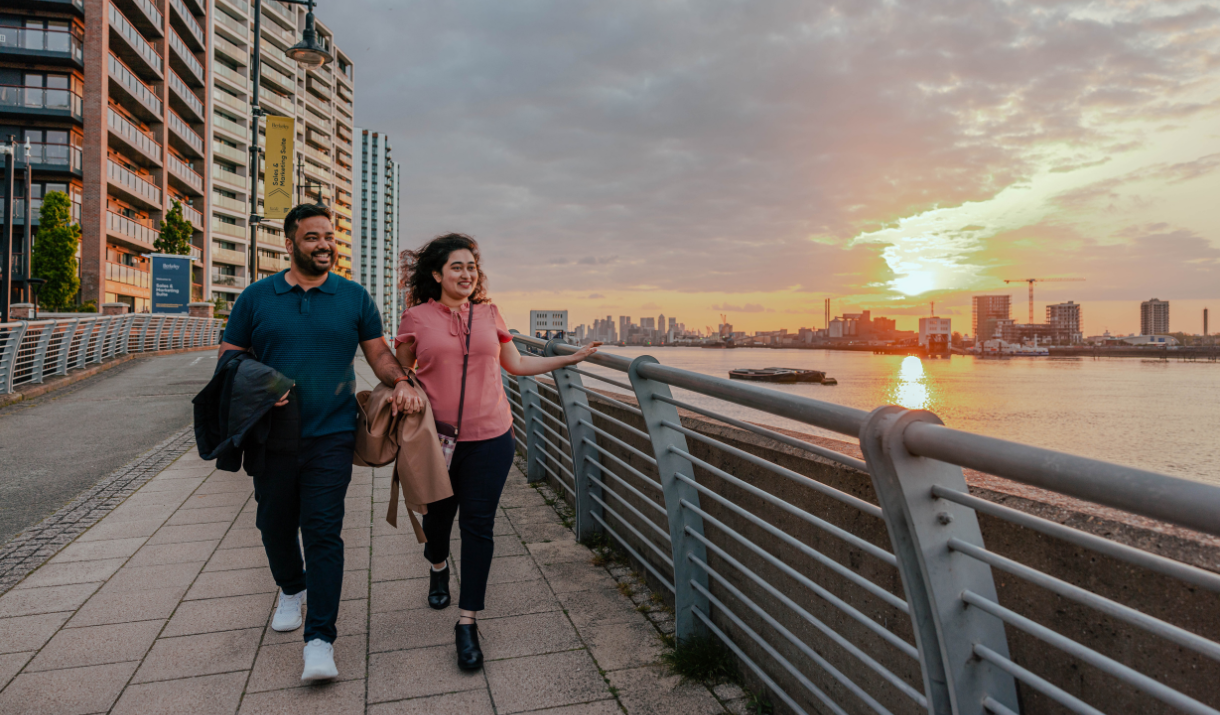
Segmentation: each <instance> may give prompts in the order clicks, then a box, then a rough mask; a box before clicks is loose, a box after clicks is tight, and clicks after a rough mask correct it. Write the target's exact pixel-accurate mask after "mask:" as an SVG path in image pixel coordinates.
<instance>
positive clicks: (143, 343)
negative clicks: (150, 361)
mask: <svg viewBox="0 0 1220 715" xmlns="http://www.w3.org/2000/svg"><path fill="white" fill-rule="evenodd" d="M152 320H153V317H152V316H151V315H145V316H142V319H141V321H140V322H142V323H144V327H143V328H141V329H140V342H139V345H138V346H137V347H136V352H138V353H142V352H144V351H145V350H147V349H148V347H147V346H148V329H149V328H150V327H152Z"/></svg>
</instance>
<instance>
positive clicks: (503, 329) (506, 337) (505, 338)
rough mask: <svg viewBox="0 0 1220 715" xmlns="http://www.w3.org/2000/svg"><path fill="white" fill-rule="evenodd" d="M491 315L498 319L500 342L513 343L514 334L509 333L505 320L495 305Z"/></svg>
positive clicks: (497, 328)
mask: <svg viewBox="0 0 1220 715" xmlns="http://www.w3.org/2000/svg"><path fill="white" fill-rule="evenodd" d="M491 314H492V316H494V317H495V319H496V336H497V337H499V338H500V342H502V343H511V342H512V341H513V334H512V333H510V332H508V325H507V324H505V322H504V318H503V317H502V316H501V315H500V309H499V308H497V307H496V306H495V304H494V303H493V304H492V306H491Z"/></svg>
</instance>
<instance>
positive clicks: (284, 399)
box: [275, 390, 292, 407]
mask: <svg viewBox="0 0 1220 715" xmlns="http://www.w3.org/2000/svg"><path fill="white" fill-rule="evenodd" d="M291 394H292V390H289V391H288V392H285V393H284V396H283V397H281V398H280V401H279V402H277V403H275V406H276V407H283V406H284V405H286V404H288V396H289V395H291Z"/></svg>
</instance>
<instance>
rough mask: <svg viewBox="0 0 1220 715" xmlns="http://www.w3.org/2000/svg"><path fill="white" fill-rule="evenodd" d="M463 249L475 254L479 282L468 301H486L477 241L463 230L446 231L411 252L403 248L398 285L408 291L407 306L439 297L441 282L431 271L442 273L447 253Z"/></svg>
mask: <svg viewBox="0 0 1220 715" xmlns="http://www.w3.org/2000/svg"><path fill="white" fill-rule="evenodd" d="M463 248H464V249H466V250H467V251H470V252H471V253H473V254H474V262H475V265H478V266H479V284H478V286H476V287H475V290H474V293H472V294H471V296H470V302H471V303H488V302H490V301H491V299H490V298H488V297H487V276H485V275H483V266H482V265H481V264H482V259H481V258H480V257H479V242H478V241H476V240H474V239H473V238H471V237H470V236H467V235H466V234H464V233H447V234H445V235H443V236H437V237H436V238H434V239H432V240H431V241H428V242H427V243H425V244H424V245H423V246H420V247H419V248H418V249H417V250H414V251H403V252H402V253H401V254H400V255H399V261H398V276H399V278H398V287H399V288H405V289H406V291H407V307H408V308H410V307H411V306H415V305H420V304H422V303H427V302H428V299H432V300H438V301H439V300H440V299H441V284H440V283H438V282H437V281H436V278H433V277H432V273H433V272H436V273H444V272H445V264H446V263H448V262H449V254H451V253H453V252H454V251H460V250H462V249H463Z"/></svg>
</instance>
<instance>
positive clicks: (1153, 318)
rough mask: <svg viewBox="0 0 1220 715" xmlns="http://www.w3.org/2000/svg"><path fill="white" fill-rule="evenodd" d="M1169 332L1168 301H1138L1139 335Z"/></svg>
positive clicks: (1154, 299)
mask: <svg viewBox="0 0 1220 715" xmlns="http://www.w3.org/2000/svg"><path fill="white" fill-rule="evenodd" d="M1168 332H1169V301H1167V300H1157V299H1156V298H1153V299H1152V300H1146V301H1144V302H1142V303H1140V335H1164V334H1166V333H1168Z"/></svg>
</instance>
